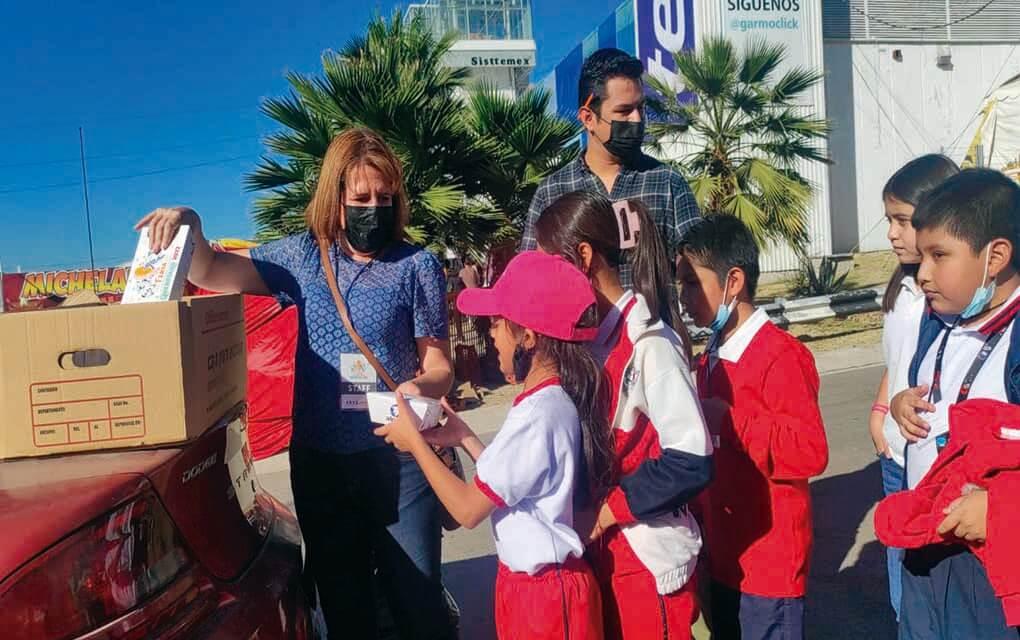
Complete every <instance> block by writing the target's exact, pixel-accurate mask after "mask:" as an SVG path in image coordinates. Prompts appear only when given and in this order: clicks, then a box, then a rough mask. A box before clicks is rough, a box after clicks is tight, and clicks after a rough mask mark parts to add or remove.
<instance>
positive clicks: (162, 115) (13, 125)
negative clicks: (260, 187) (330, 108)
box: [0, 104, 262, 131]
mask: <svg viewBox="0 0 1020 640" xmlns="http://www.w3.org/2000/svg"><path fill="white" fill-rule="evenodd" d="M261 109H262V107H261V105H260V104H256V105H254V106H253V105H246V106H244V107H224V108H222V109H185V110H182V111H171V112H168V111H159V112H157V113H147V114H135V115H126V116H116V117H114V118H112V119H113V120H114V121H115V122H112V123H111V125H114V126H120V125H121V124H122V123H124V122H132V121H139V120H142V121H144V120H163V121H165V120H167V119H168V118H169V117H172V116H183V115H200V114H202V115H211V114H228V113H230V114H237V113H245V112H254V113H255V115H258V114H259V113H261ZM80 119H81V120H82V121H84V122H85V123H86V124H91V125H92V126H93V127H94V128H103V127H104V126H106V125H103V124H102V119H101V118H100V119H99V120H98V121H97V120H92V121H90V120H89V119H88V118H84V117H82V118H80ZM69 124H71V123H70V122H69V121H67V120H56V119H52V120H34V121H33V120H22V121H20V122H12V121H10V120H7V121H5V122H4V124H3V126H0V131H8V130H11V129H24V128H26V127H56V126H61V125H69ZM75 126H77V123H75Z"/></svg>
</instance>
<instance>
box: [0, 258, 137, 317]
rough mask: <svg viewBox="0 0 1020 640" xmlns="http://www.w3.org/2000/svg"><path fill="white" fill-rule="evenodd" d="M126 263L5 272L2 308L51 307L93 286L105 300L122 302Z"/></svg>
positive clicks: (20, 309)
mask: <svg viewBox="0 0 1020 640" xmlns="http://www.w3.org/2000/svg"><path fill="white" fill-rule="evenodd" d="M127 272H128V268H127V267H109V268H106V269H96V270H95V271H92V270H90V269H70V270H55V271H31V272H28V273H5V274H3V307H0V309H2V310H3V311H34V310H37V309H49V308H51V307H55V306H57V305H59V304H60V303H61V302H63V301H64V299H65V298H67V297H68V296H70V295H73V294H75V293H78V292H79V291H86V290H91V291H95V292H96V295H98V296H99V299H100V300H102V301H103V302H107V303H111V302H119V301H120V298H121V296H122V295H124V287H125V286H126V285H127V276H128V273H127Z"/></svg>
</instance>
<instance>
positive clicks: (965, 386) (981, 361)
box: [928, 322, 1010, 404]
mask: <svg viewBox="0 0 1020 640" xmlns="http://www.w3.org/2000/svg"><path fill="white" fill-rule="evenodd" d="M956 325H957V323H956V322H954V323H953V325H952V326H951V327H949V328H948V329H947V330H946V335H945V336H943V338H942V342H941V343H940V344H939V350H938V353H937V354H936V355H935V373H934V375H933V376H932V383H931V391H929V392H928V402H931V403H932V404H938V403H939V402H941V401H942V359H943V357H944V356H945V355H946V343H948V342H949V335H950V334H951V333H952V332H953V329H955V328H956ZM1009 325H1010V323H1006V324H1004V325H1003V326H1002V327H1000V328H999V329H998V330H996V331H995V332H994V333H991V334H989V335H988V337H987V338H985V342H984V344H983V345H981V350H980V351H978V354H977V355H976V356H974V362H972V363H971V365H970V369H968V370H967V375H966V376H964V378H963V382H962V383H960V391H959V393H958V394H957V396H956V402H957V403H960V402H963V401H964V400H966V399H967V398H969V397H970V388H971V386H972V385H973V384H974V380H975V379H976V378H977V376H978V373H980V372H981V368H982V367H984V366H985V362H987V361H988V356H990V355H991V353H992V350H993V349H995V345H997V344H999V340H1001V339H1002V336H1003V334H1005V333H1006V329H1007V328H1009Z"/></svg>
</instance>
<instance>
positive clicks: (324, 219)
mask: <svg viewBox="0 0 1020 640" xmlns="http://www.w3.org/2000/svg"><path fill="white" fill-rule="evenodd" d="M361 167H372V168H373V169H375V170H376V171H378V172H379V173H381V174H382V175H383V178H384V179H385V180H386V181H387V182H389V183H390V186H391V188H392V189H393V209H394V210H395V212H396V214H397V215H396V217H397V219H396V225H395V226H394V229H393V241H394V242H397V241H399V240H402V239H404V228H405V227H406V226H407V223H408V220H409V219H410V208H409V206H408V202H407V191H406V190H405V189H404V170H403V168H402V167H401V165H400V160H398V159H397V156H396V155H395V154H394V153H393V150H392V149H390V147H389V145H387V144H386V142H385V141H384V140H383V139H382V137H380V136H379V134H377V133H376V132H374V131H372V130H371V129H366V128H362V127H358V128H354V129H348V130H347V131H344V132H343V133H341V134H340V135H338V136H337V137H335V138H333V142H331V143H330V145H329V149H328V150H326V157H325V158H324V159H323V161H322V170H321V171H320V172H319V183H318V185H317V186H316V188H315V195H314V196H313V197H312V201H311V202H310V203H309V204H308V208H307V209H306V210H305V220H306V222H307V223H308V228H309V229H311V231H312V233H313V234H314V235H315V237H316V238H318V239H322V238H324V239H326V240H328V241H329V242H334V241H336V239H337V238H340V237H342V235H343V233H344V230H343V229H342V228H341V227H340V203H341V198H343V195H344V190H345V188H346V185H347V181H348V180H349V178H350V177H351V172H352V171H354V170H355V169H358V168H361Z"/></svg>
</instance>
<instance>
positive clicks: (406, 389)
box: [397, 380, 424, 398]
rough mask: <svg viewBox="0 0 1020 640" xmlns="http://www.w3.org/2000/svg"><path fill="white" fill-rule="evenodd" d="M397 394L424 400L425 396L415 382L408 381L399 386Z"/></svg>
mask: <svg viewBox="0 0 1020 640" xmlns="http://www.w3.org/2000/svg"><path fill="white" fill-rule="evenodd" d="M397 393H402V394H404V395H405V396H412V397H415V398H423V397H424V395H423V394H422V392H421V387H419V386H418V383H417V382H415V381H414V380H408V381H407V382H402V383H400V385H399V386H397Z"/></svg>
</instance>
